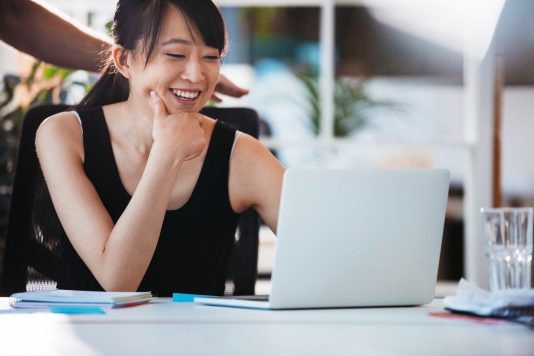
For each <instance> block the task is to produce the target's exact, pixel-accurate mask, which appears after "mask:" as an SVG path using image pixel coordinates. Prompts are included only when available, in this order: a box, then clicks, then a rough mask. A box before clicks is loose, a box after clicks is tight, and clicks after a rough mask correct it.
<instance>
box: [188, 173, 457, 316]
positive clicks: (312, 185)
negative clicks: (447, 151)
mask: <svg viewBox="0 0 534 356" xmlns="http://www.w3.org/2000/svg"><path fill="white" fill-rule="evenodd" d="M448 190H449V173H448V171H446V170H442V169H421V170H419V169H414V170H411V169H410V170H330V169H294V170H288V171H286V173H285V176H284V183H283V187H282V197H281V202H280V212H279V218H278V233H277V243H276V255H275V261H274V267H273V273H272V278H271V283H272V285H271V294H270V295H269V296H268V297H267V296H265V297H262V296H252V297H235V296H232V297H214V298H211V297H209V298H195V302H197V303H202V304H208V305H218V306H232V307H245V308H260V309H303V308H340V307H369V306H409V305H421V304H426V303H429V302H430V301H432V299H433V298H434V289H435V285H436V277H437V270H438V263H439V255H440V247H441V238H442V234H443V224H444V220H445V208H446V205H447V196H448Z"/></svg>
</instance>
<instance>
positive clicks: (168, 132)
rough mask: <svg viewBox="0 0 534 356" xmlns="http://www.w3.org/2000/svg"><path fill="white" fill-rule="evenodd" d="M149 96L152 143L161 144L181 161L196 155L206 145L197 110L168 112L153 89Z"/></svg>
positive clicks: (200, 116) (200, 117) (200, 118)
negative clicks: (151, 107)
mask: <svg viewBox="0 0 534 356" xmlns="http://www.w3.org/2000/svg"><path fill="white" fill-rule="evenodd" d="M150 96H151V100H152V105H153V108H154V118H153V124H152V138H153V139H154V144H162V145H163V146H164V147H165V148H166V151H167V150H168V152H169V153H171V154H173V155H174V157H178V158H180V159H181V160H182V161H187V160H191V159H193V158H196V157H198V156H199V155H200V154H201V153H202V152H203V150H204V148H205V147H206V145H207V140H206V136H205V134H204V130H203V129H202V115H201V114H199V113H198V112H181V113H177V114H169V112H168V111H167V108H166V106H165V103H164V102H163V100H162V99H161V98H160V97H159V95H158V94H157V93H156V92H155V91H152V92H151V93H150Z"/></svg>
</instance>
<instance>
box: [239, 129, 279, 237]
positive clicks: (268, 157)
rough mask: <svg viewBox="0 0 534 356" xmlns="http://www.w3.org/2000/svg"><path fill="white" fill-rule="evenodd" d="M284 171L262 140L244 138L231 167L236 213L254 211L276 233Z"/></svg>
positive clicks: (242, 136) (247, 136)
mask: <svg viewBox="0 0 534 356" xmlns="http://www.w3.org/2000/svg"><path fill="white" fill-rule="evenodd" d="M283 176H284V167H282V165H281V164H280V162H279V161H278V160H277V159H276V158H275V157H274V156H273V155H272V153H271V152H270V151H269V150H268V149H267V148H266V147H265V146H263V145H262V144H261V143H260V142H259V141H258V140H256V139H255V138H253V137H252V136H249V135H241V136H240V137H239V139H238V141H237V142H236V145H235V148H234V153H233V156H232V160H231V163H230V183H229V193H230V203H231V204H232V208H234V211H236V212H242V211H244V210H246V209H248V208H250V207H251V208H254V209H255V210H256V211H257V212H258V214H259V215H260V216H261V218H262V219H263V221H265V223H266V224H267V225H268V226H269V227H270V228H271V230H272V231H273V232H274V233H276V228H277V225H278V209H279V205H280V194H281V191H282V179H283Z"/></svg>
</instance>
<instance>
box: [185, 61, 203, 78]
mask: <svg viewBox="0 0 534 356" xmlns="http://www.w3.org/2000/svg"><path fill="white" fill-rule="evenodd" d="M182 78H183V79H186V80H188V81H190V82H192V83H196V82H199V81H200V80H201V79H202V68H201V64H200V63H199V61H198V59H196V58H190V59H189V60H188V61H187V63H186V64H185V68H184V70H183V71H182Z"/></svg>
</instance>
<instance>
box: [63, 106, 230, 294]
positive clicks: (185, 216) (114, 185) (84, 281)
mask: <svg viewBox="0 0 534 356" xmlns="http://www.w3.org/2000/svg"><path fill="white" fill-rule="evenodd" d="M78 114H79V116H80V119H81V123H82V129H83V145H84V151H85V162H84V167H85V172H86V174H87V176H88V177H89V179H90V180H91V182H92V183H93V185H94V186H95V188H96V191H97V192H98V194H99V196H100V198H101V199H102V202H103V203H104V206H105V207H106V209H107V210H108V212H109V214H110V216H111V218H112V219H113V222H114V223H116V222H117V220H118V219H119V217H120V216H121V214H122V212H123V211H124V210H125V209H126V206H127V205H128V202H129V201H130V199H131V196H130V195H129V194H128V192H127V191H126V189H125V188H124V186H123V185H122V182H121V180H120V177H119V172H118V168H117V164H116V162H115V158H114V155H113V149H112V146H111V139H110V135H109V131H108V128H107V125H106V121H105V118H104V113H103V111H102V108H88V109H83V110H80V111H79V112H78ZM234 136H235V129H233V128H231V127H230V126H228V125H226V124H224V123H223V122H221V121H217V122H216V124H215V127H214V129H213V133H212V136H211V140H210V143H209V146H208V150H207V153H206V157H205V161H204V165H203V167H202V170H201V172H200V175H199V178H198V181H197V183H196V186H195V187H194V190H193V193H192V194H191V197H190V198H189V200H188V201H187V202H186V203H185V205H184V206H183V207H181V208H179V209H177V210H169V211H167V213H166V214H165V218H164V220H163V226H162V229H161V234H160V237H159V241H158V244H157V247H156V250H155V252H154V256H153V257H152V261H151V262H150V265H149V266H148V269H147V271H146V273H145V276H144V277H143V280H142V282H141V284H140V286H139V290H140V291H152V292H153V293H155V294H157V295H159V296H170V295H171V294H172V293H173V292H180V293H195V294H211V295H222V294H223V293H224V284H225V279H226V269H227V264H228V259H229V255H230V251H231V249H232V246H233V244H234V241H235V231H236V227H237V220H238V215H237V214H235V213H234V211H233V210H232V208H231V206H230V200H229V195H228V173H229V162H230V154H231V151H232V146H233V142H234ZM80 219H83V217H80ZM60 244H61V246H60V251H61V257H60V265H59V267H60V272H59V278H58V285H57V286H58V288H61V289H81V290H102V287H101V286H100V285H99V283H98V282H97V281H96V279H95V278H94V277H93V275H92V273H91V272H90V270H89V269H88V268H87V266H86V265H85V264H84V262H83V261H82V260H81V258H80V257H79V256H78V254H77V253H76V251H75V250H74V248H73V246H72V244H71V243H70V241H69V239H68V238H67V237H66V236H63V237H62V239H61V242H60Z"/></svg>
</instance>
